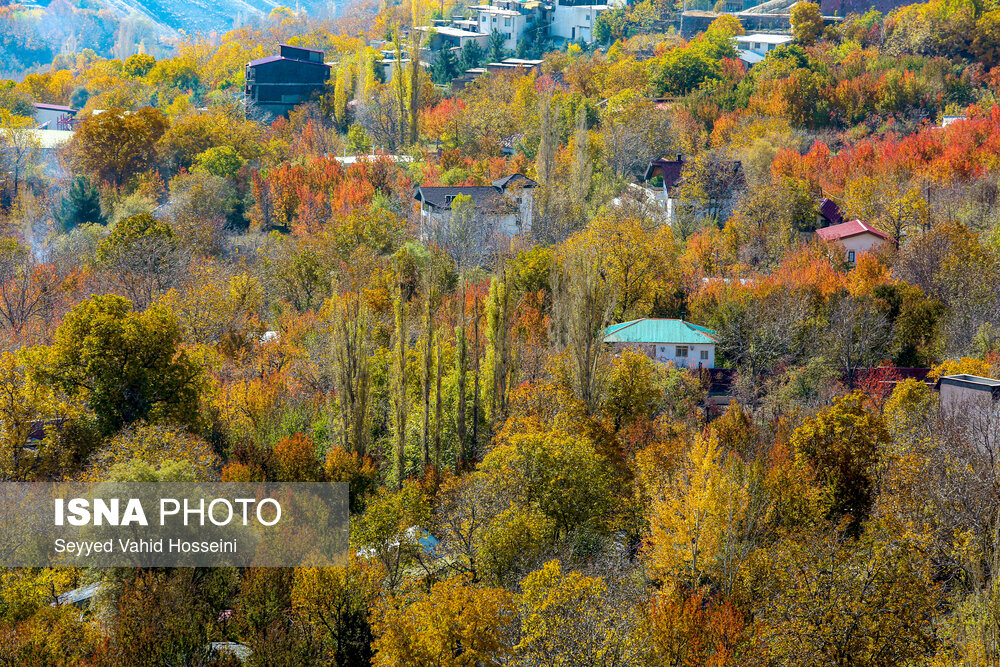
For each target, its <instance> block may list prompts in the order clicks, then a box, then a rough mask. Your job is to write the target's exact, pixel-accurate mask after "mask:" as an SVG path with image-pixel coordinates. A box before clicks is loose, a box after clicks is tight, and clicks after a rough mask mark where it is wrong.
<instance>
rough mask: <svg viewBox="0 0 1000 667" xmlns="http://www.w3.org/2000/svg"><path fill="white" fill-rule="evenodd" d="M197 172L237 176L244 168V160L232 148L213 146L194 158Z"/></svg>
mask: <svg viewBox="0 0 1000 667" xmlns="http://www.w3.org/2000/svg"><path fill="white" fill-rule="evenodd" d="M194 164H195V167H194V169H195V170H202V171H207V172H208V173H210V174H212V175H213V176H235V175H236V172H238V171H239V170H240V169H241V168H242V167H243V158H241V157H240V154H239V153H237V152H236V149H235V148H233V147H232V146H213V147H212V148H209V149H208V150H206V151H203V152H201V153H199V154H198V155H196V156H195V158H194Z"/></svg>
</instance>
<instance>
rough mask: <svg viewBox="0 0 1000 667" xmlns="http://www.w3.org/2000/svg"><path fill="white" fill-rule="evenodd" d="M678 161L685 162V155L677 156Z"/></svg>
mask: <svg viewBox="0 0 1000 667" xmlns="http://www.w3.org/2000/svg"><path fill="white" fill-rule="evenodd" d="M677 161H678V162H683V161H684V153H678V154H677Z"/></svg>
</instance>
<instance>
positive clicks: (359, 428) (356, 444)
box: [331, 293, 372, 456]
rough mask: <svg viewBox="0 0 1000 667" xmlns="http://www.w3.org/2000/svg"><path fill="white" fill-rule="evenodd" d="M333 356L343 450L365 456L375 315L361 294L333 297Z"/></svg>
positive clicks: (367, 437) (367, 436)
mask: <svg viewBox="0 0 1000 667" xmlns="http://www.w3.org/2000/svg"><path fill="white" fill-rule="evenodd" d="M331 311H332V312H331V316H332V318H333V323H332V326H333V332H332V333H333V336H332V348H333V349H332V353H333V363H334V381H335V383H336V387H337V397H338V399H339V401H340V419H341V422H342V424H343V434H344V435H343V437H344V441H343V445H342V446H343V448H344V450H345V451H348V452H354V453H357V454H359V455H361V456H364V455H365V454H366V453H367V451H368V439H369V421H368V410H369V403H370V399H369V397H370V392H369V387H370V370H369V360H368V356H369V355H370V354H371V348H372V342H371V326H372V316H371V313H370V311H369V308H368V306H367V305H366V304H365V302H364V300H363V299H362V297H361V295H360V294H357V293H346V294H343V295H342V296H340V297H339V298H334V299H333V301H332V307H331Z"/></svg>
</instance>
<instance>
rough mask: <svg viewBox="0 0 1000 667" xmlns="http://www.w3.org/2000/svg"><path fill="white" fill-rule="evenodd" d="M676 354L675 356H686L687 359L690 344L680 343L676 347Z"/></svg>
mask: <svg viewBox="0 0 1000 667" xmlns="http://www.w3.org/2000/svg"><path fill="white" fill-rule="evenodd" d="M674 356H675V357H684V358H685V359H686V358H687V356H688V346H687V345H678V346H677V347H676V348H674Z"/></svg>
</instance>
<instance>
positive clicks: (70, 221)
mask: <svg viewBox="0 0 1000 667" xmlns="http://www.w3.org/2000/svg"><path fill="white" fill-rule="evenodd" d="M55 217H56V222H58V223H59V226H60V227H61V228H62V231H64V232H68V231H70V230H72V229H74V228H76V227H79V226H80V225H84V224H87V223H93V224H98V225H105V224H107V222H108V221H107V218H105V217H104V214H103V213H101V194H100V193H99V192H98V191H97V187H96V186H95V185H92V184H91V182H90V181H89V180H88V179H87V178H86V177H85V176H77V178H76V180H74V181H73V185H71V186H70V188H69V193H67V195H66V196H65V197H63V198H62V201H60V202H59V210H57V211H56V212H55Z"/></svg>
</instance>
